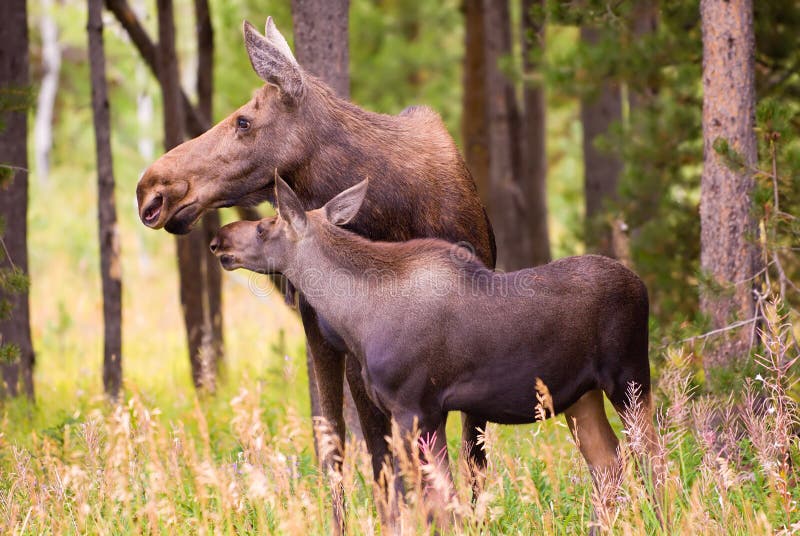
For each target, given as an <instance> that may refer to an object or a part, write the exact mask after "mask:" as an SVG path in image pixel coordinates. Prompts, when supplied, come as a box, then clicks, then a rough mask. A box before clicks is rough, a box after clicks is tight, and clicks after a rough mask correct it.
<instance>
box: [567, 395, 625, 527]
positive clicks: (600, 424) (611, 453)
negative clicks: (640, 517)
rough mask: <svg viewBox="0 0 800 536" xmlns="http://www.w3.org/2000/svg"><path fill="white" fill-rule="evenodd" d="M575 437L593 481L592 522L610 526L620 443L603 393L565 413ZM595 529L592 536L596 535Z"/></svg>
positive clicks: (578, 403) (573, 406) (587, 397)
mask: <svg viewBox="0 0 800 536" xmlns="http://www.w3.org/2000/svg"><path fill="white" fill-rule="evenodd" d="M564 416H565V418H566V420H567V425H568V426H569V429H570V431H571V432H572V436H573V437H574V438H575V442H576V443H577V444H578V448H579V449H580V451H581V454H582V455H583V457H584V459H585V460H586V463H587V464H588V465H589V470H590V471H591V473H592V480H593V481H594V492H595V496H594V499H593V501H592V502H594V505H595V511H594V512H593V515H592V517H593V519H597V518H598V516H599V517H600V520H601V525H608V524H610V521H609V514H610V512H609V506H610V505H611V501H612V499H613V497H614V495H615V494H616V491H617V486H618V482H619V477H620V466H619V451H618V449H617V447H618V446H619V440H618V439H617V436H616V435H615V434H614V430H612V429H611V425H610V424H609V423H608V418H607V417H606V411H605V408H604V407H603V392H602V391H601V390H599V389H596V390H594V391H589V392H588V393H586V394H585V395H583V396H582V397H581V398H579V399H578V401H577V402H575V403H574V404H573V405H571V406H570V407H569V408H567V410H566V411H565V412H564ZM596 529H597V527H592V530H591V531H590V534H597V533H598V531H597V530H596Z"/></svg>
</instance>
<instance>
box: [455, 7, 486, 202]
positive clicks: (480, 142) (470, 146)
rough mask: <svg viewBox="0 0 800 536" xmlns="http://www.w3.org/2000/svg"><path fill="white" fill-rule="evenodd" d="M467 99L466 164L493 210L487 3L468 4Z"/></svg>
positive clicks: (463, 119) (463, 130) (464, 104)
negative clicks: (490, 176) (487, 62)
mask: <svg viewBox="0 0 800 536" xmlns="http://www.w3.org/2000/svg"><path fill="white" fill-rule="evenodd" d="M464 26H465V32H464V36H465V42H464V96H463V101H462V107H463V112H462V114H461V133H462V137H463V143H464V160H465V161H466V163H467V168H468V169H469V171H470V173H471V174H472V178H473V179H475V184H476V186H477V187H478V194H480V197H481V199H482V200H483V204H484V205H486V206H489V150H488V148H489V133H488V125H487V121H486V119H487V116H486V102H487V101H486V55H485V50H484V46H483V42H484V34H483V0H464Z"/></svg>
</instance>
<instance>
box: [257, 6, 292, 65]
mask: <svg viewBox="0 0 800 536" xmlns="http://www.w3.org/2000/svg"><path fill="white" fill-rule="evenodd" d="M264 37H266V38H267V40H268V41H269V42H270V43H272V44H273V45H275V47H276V48H277V49H278V50H279V51H280V52H281V54H283V55H284V57H286V59H288V60H289V61H291V62H292V63H294V64H295V65H297V60H296V59H294V54H292V49H291V48H289V43H287V42H286V38H285V37H284V36H283V34H282V33H281V32H280V31H278V27H277V26H275V20H274V19H273V18H272V17H267V23H266V24H265V25H264Z"/></svg>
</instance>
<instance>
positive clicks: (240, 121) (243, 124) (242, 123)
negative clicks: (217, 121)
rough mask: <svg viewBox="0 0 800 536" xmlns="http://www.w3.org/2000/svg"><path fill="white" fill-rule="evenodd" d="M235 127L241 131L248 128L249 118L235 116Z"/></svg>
mask: <svg viewBox="0 0 800 536" xmlns="http://www.w3.org/2000/svg"><path fill="white" fill-rule="evenodd" d="M236 128H237V129H239V130H242V131H245V130H250V120H249V119H247V118H246V117H237V118H236Z"/></svg>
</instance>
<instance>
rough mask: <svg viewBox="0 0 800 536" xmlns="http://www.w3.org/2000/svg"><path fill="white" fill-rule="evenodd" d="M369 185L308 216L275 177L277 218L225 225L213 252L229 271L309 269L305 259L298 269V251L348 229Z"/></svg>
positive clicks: (360, 185)
mask: <svg viewBox="0 0 800 536" xmlns="http://www.w3.org/2000/svg"><path fill="white" fill-rule="evenodd" d="M368 183H369V181H368V180H367V179H365V180H363V181H361V182H360V183H358V184H356V185H355V186H353V187H351V188H348V189H347V190H345V191H344V192H342V193H340V194H339V195H337V196H336V197H334V198H333V199H331V200H330V201H328V202H327V203H326V204H325V206H323V207H322V208H318V209H316V210H312V211H310V212H305V211H304V210H303V205H302V204H301V203H300V200H299V199H298V198H297V195H295V193H294V192H293V191H292V189H291V188H290V187H289V185H288V184H286V182H285V181H284V180H283V179H281V178H280V177H277V176H276V177H275V199H276V201H277V210H278V215H277V216H276V217H273V218H264V219H263V220H261V221H258V222H255V221H237V222H234V223H231V224H228V225H226V226H225V227H223V228H222V229H220V230H219V233H218V234H217V236H216V237H215V238H214V239H213V240H212V241H211V245H210V247H211V251H212V252H213V253H214V254H215V255H216V256H217V257H218V258H219V260H220V263H221V264H222V266H223V268H225V269H226V270H235V269H236V268H245V269H247V270H252V271H254V272H259V273H279V272H280V273H287V270H291V269H293V268H303V267H306V266H305V265H306V264H307V263H308V262H309V261H308V259H305V258H304V259H303V261H301V263H300V264H301V265H302V266H296V259H297V253H298V251H299V250H301V249H302V248H303V246H304V244H309V243H313V242H314V241H315V240H319V239H320V238H321V236H323V234H324V233H323V232H321V231H324V227H325V226H329V225H345V224H346V223H347V222H349V221H350V220H351V219H353V217H355V215H356V214H357V213H358V210H359V208H360V207H361V204H362V202H363V201H364V196H365V195H366V193H367V187H368ZM312 249H313V248H312ZM312 262H313V261H312ZM290 278H291V274H290Z"/></svg>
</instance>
